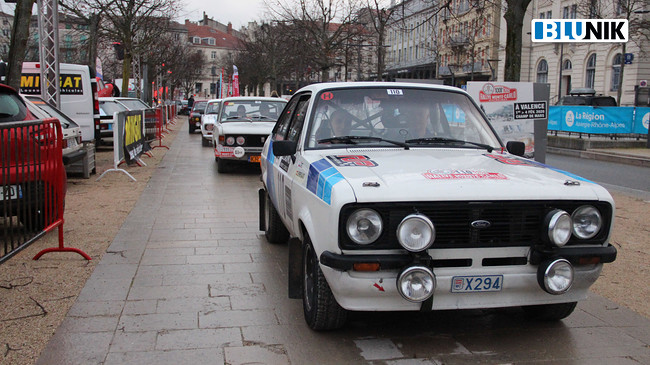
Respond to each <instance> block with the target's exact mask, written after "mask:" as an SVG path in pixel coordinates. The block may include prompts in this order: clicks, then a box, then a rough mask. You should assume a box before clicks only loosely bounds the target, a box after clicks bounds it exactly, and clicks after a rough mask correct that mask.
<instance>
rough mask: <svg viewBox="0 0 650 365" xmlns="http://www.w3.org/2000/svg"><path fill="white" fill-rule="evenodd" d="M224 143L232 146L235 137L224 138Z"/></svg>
mask: <svg viewBox="0 0 650 365" xmlns="http://www.w3.org/2000/svg"><path fill="white" fill-rule="evenodd" d="M226 144H227V145H228V146H232V145H234V144H235V137H228V138H226Z"/></svg>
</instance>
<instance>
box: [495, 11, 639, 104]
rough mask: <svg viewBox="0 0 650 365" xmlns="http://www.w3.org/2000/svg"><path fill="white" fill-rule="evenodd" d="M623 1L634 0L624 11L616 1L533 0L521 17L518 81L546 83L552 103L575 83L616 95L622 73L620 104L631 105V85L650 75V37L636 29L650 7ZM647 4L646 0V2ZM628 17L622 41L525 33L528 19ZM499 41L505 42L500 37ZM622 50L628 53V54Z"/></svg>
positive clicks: (632, 95) (528, 26)
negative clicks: (537, 39)
mask: <svg viewBox="0 0 650 365" xmlns="http://www.w3.org/2000/svg"><path fill="white" fill-rule="evenodd" d="M624 2H625V4H630V3H631V4H634V3H635V2H636V6H634V7H633V8H631V11H626V9H625V8H622V7H621V6H618V5H619V4H621V3H622V2H621V1H603V0H593V1H586V2H585V1H580V0H561V1H553V2H550V1H545V0H541V1H540V0H533V1H532V2H531V4H530V5H529V7H528V11H527V16H526V20H525V21H524V32H525V33H526V35H525V36H524V39H523V44H522V59H521V61H522V64H521V81H531V82H547V83H549V84H550V85H551V100H550V103H551V105H552V104H555V103H556V102H557V101H558V100H559V98H560V97H562V96H564V95H567V94H568V93H569V92H570V91H571V90H573V89H577V88H590V89H594V90H595V92H596V94H602V95H609V96H613V97H614V98H617V96H618V88H619V80H621V79H622V81H623V82H622V88H621V100H620V105H621V106H625V105H634V93H635V87H636V86H637V85H640V84H641V85H642V84H644V82H645V83H647V81H648V80H650V55H648V53H647V51H645V50H647V49H648V46H650V42H649V40H648V39H646V38H645V37H644V36H643V35H642V32H643V31H642V29H638V28H639V27H641V26H643V27H645V26H647V25H648V21H647V19H648V16H649V15H650V14H647V13H645V11H647V10H650V9H646V8H644V7H643V1H641V0H638V1H635V0H630V1H629V2H628V1H627V0H625V1H624ZM648 5H649V4H647V1H646V5H645V6H646V7H647V6H648ZM628 13H629V14H628ZM628 17H629V19H631V20H630V31H629V35H630V40H629V41H628V42H627V43H625V44H623V43H533V42H531V37H530V36H529V35H528V34H530V31H531V29H530V25H531V20H532V19H591V18H601V19H626V18H628ZM644 24H645V25H644ZM503 43H504V44H505V39H504V40H503ZM623 47H625V50H623ZM624 54H627V57H626V56H625V55H624ZM503 57H505V56H503ZM626 59H627V61H626ZM622 70H623V71H622ZM621 74H622V75H621Z"/></svg>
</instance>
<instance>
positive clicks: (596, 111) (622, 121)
mask: <svg viewBox="0 0 650 365" xmlns="http://www.w3.org/2000/svg"><path fill="white" fill-rule="evenodd" d="M648 113H650V108H640V107H592V106H551V107H549V115H548V130H554V131H565V132H579V133H591V134H616V133H648V127H647V125H648V119H649V118H650V114H648ZM646 114H647V116H645V115H646ZM644 116H645V129H644V124H643V120H644V119H643V118H644Z"/></svg>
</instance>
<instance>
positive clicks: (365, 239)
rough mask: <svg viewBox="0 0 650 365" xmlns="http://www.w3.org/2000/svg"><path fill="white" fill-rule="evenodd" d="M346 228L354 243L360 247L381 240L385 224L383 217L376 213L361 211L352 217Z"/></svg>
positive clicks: (369, 210) (366, 210) (367, 210)
mask: <svg viewBox="0 0 650 365" xmlns="http://www.w3.org/2000/svg"><path fill="white" fill-rule="evenodd" d="M346 227H347V231H348V236H349V237H350V239H352V241H354V242H356V243H358V244H360V245H367V244H370V243H373V242H375V241H376V240H377V238H379V236H380V235H381V231H382V227H383V223H382V220H381V216H380V215H379V213H377V212H376V211H374V210H372V209H359V210H356V211H355V212H354V213H352V215H350V217H349V218H348V222H347V225H346Z"/></svg>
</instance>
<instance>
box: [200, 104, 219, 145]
mask: <svg viewBox="0 0 650 365" xmlns="http://www.w3.org/2000/svg"><path fill="white" fill-rule="evenodd" d="M220 109H221V99H211V100H208V103H207V104H206V106H205V113H204V114H203V116H202V117H201V135H202V137H203V138H202V139H201V144H202V145H203V146H204V147H206V146H209V145H210V144H212V131H213V130H214V125H215V124H216V123H217V116H218V115H219V110H220Z"/></svg>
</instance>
